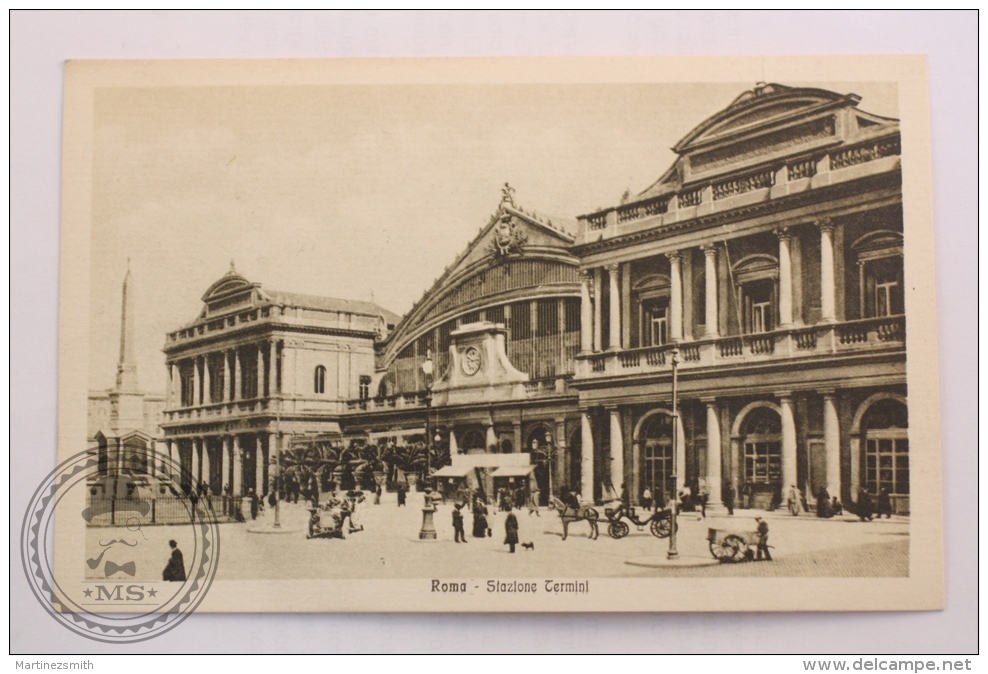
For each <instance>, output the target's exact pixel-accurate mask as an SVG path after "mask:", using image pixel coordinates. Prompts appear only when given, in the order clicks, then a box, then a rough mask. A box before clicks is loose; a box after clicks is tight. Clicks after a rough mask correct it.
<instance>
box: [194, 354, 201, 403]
mask: <svg viewBox="0 0 988 674" xmlns="http://www.w3.org/2000/svg"><path fill="white" fill-rule="evenodd" d="M201 404H202V377H200V376H199V358H198V357H196V358H193V359H192V406H193V407H195V406H196V405H201Z"/></svg>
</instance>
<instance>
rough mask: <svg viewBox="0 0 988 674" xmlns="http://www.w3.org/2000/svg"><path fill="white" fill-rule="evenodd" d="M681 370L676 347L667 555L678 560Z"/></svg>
mask: <svg viewBox="0 0 988 674" xmlns="http://www.w3.org/2000/svg"><path fill="white" fill-rule="evenodd" d="M678 370H679V347H675V348H673V350H672V513H671V518H672V522H671V527H670V530H669V553H668V554H667V555H666V556H667V557H668V558H669V559H676V558H678V557H679V551H678V550H677V549H676V528H677V524H678V522H677V518H678V517H679V503H678V500H677V499H678V498H679V471H680V470H682V469H683V468H684V467H683V466H679V465H677V458H678V456H679V452H678V451H677V449H676V448H677V447H678V446H679V445H678V444H677V443H678V441H679V439H678V438H677V434H678V431H679V400H678V391H677V390H676V384H677V382H676V377H677V374H678Z"/></svg>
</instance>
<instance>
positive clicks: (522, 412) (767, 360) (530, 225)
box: [162, 84, 909, 512]
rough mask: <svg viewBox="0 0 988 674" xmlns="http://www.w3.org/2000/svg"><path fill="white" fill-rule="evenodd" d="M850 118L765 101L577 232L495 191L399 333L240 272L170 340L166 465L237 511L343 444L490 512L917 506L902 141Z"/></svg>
mask: <svg viewBox="0 0 988 674" xmlns="http://www.w3.org/2000/svg"><path fill="white" fill-rule="evenodd" d="M858 101H859V99H858V97H856V96H854V95H853V94H848V95H842V94H837V93H833V92H829V91H823V90H819V89H809V88H790V87H785V86H781V85H776V84H768V85H759V86H757V87H755V88H754V89H753V90H751V91H748V92H746V93H744V94H742V95H741V96H739V97H738V98H737V99H736V100H735V101H734V102H732V103H731V104H730V105H729V106H728V107H726V108H725V109H724V110H722V111H721V112H719V113H717V114H716V115H714V116H712V117H711V118H709V119H707V120H705V121H703V122H702V123H701V124H699V125H698V126H697V127H696V128H695V129H693V130H692V131H691V132H690V133H689V134H687V135H686V136H685V137H684V138H683V140H682V141H680V142H679V143H678V144H677V145H676V146H675V148H674V150H675V152H676V154H677V155H678V156H677V159H676V160H675V162H674V163H673V165H672V166H671V167H670V168H669V169H668V170H667V171H666V172H665V173H664V174H663V175H662V176H661V177H660V178H659V179H658V180H657V181H656V182H655V183H654V184H653V185H652V186H650V187H649V188H648V189H646V190H645V191H643V192H642V193H641V194H638V195H636V196H634V197H629V198H626V199H625V200H623V201H622V203H620V204H616V205H614V206H612V207H609V208H606V209H603V210H599V211H596V212H594V213H590V214H587V215H583V216H580V217H579V218H578V219H576V220H573V221H569V220H566V219H563V218H557V217H552V218H549V217H546V216H543V215H538V214H535V213H531V212H527V211H526V210H524V209H523V208H522V207H521V206H520V205H518V204H516V203H515V200H514V196H513V194H512V190H511V189H510V188H509V187H507V186H505V190H504V193H503V195H502V200H501V203H500V205H499V207H498V209H497V212H496V213H495V214H494V216H493V217H492V218H491V219H490V221H489V222H488V224H487V225H486V226H485V227H484V228H482V230H481V232H480V234H479V235H478V236H477V238H476V239H475V240H474V241H473V242H472V243H471V244H470V245H469V246H468V247H467V249H466V250H465V251H464V252H463V253H462V254H461V255H460V256H459V257H458V258H457V259H456V260H454V261H453V263H452V264H451V265H450V266H449V267H448V268H447V270H446V271H445V272H444V274H443V275H442V276H441V277H440V278H439V279H438V280H437V281H436V283H435V285H434V286H433V287H432V288H431V289H429V290H428V291H427V292H426V293H425V295H424V296H423V298H422V299H421V300H420V301H418V302H417V303H416V304H415V305H414V306H413V307H412V309H411V310H410V311H409V312H408V313H407V314H406V315H405V316H404V317H403V318H402V319H401V320H400V321H398V320H397V319H395V318H394V317H392V316H391V315H390V314H388V313H387V312H385V311H384V310H382V309H380V308H378V307H374V306H373V305H367V304H366V303H345V302H343V301H341V300H327V299H324V298H311V297H310V298H303V297H302V296H289V295H286V294H284V293H274V292H266V291H264V290H263V289H262V288H261V287H260V286H258V285H257V284H251V283H249V282H248V281H246V280H245V279H243V278H242V277H240V276H239V275H237V274H235V273H234V272H232V271H231V273H230V274H228V275H227V276H226V277H224V278H223V279H221V280H220V281H218V282H217V283H216V284H214V286H213V287H212V288H210V289H209V290H208V291H207V293H206V294H205V295H204V297H203V302H204V304H205V307H204V309H203V313H202V315H201V316H200V317H199V318H198V319H197V320H196V321H195V322H194V323H192V324H190V325H189V326H187V327H185V328H183V329H182V330H179V331H176V332H174V333H172V334H170V335H169V336H168V342H167V344H166V346H165V353H166V357H167V361H168V365H169V371H170V374H171V382H172V388H171V389H170V392H169V403H168V409H167V411H166V414H165V421H164V423H163V424H162V426H163V428H164V431H165V437H166V439H167V440H168V445H169V448H170V451H174V452H175V453H177V454H178V455H180V456H181V457H183V458H182V460H183V462H188V463H189V465H191V466H192V468H193V473H194V474H196V475H200V476H208V477H207V478H204V479H207V480H208V481H209V483H210V486H211V488H214V489H222V488H225V487H227V486H229V488H230V489H232V490H233V491H234V492H235V493H238V494H239V493H242V492H243V490H244V489H245V487H244V485H248V484H249V485H252V486H253V487H254V488H255V489H257V490H258V491H259V492H263V491H264V490H266V488H267V486H268V481H267V479H266V478H265V477H264V475H265V468H264V467H265V466H266V465H267V462H268V460H269V458H268V457H270V455H271V451H272V448H273V447H278V446H281V447H284V446H285V445H284V444H283V443H284V436H285V434H290V433H296V434H307V433H310V434H311V433H321V432H336V431H339V432H340V433H341V434H342V436H343V437H344V438H346V439H348V440H361V441H367V442H371V443H377V442H394V443H397V444H401V443H407V442H414V441H423V442H425V443H427V444H430V445H434V446H441V447H442V448H444V449H446V450H448V452H449V455H450V465H447V466H429V470H428V472H430V473H434V474H435V477H436V479H437V480H438V481H443V480H449V482H450V483H451V484H452V483H453V482H455V481H456V480H461V481H462V480H466V482H467V483H468V485H467V486H469V487H470V488H471V489H477V490H480V491H482V492H484V493H485V494H486V495H488V496H490V495H492V494H487V492H493V491H494V490H496V489H497V488H498V485H499V484H501V485H503V486H506V487H512V486H517V485H518V484H520V483H522V484H525V485H526V487H527V489H529V490H531V491H535V490H537V491H539V492H540V494H541V498H542V501H543V503H544V502H545V499H546V498H547V496H548V494H549V493H557V492H559V491H560V489H561V488H563V487H565V488H569V489H571V490H574V491H576V492H578V493H579V494H580V495H581V497H582V499H583V500H585V501H600V500H602V499H607V498H611V497H613V496H615V495H616V494H617V493H619V492H620V490H621V488H622V486H623V487H624V488H625V489H626V490H627V491H628V493H629V496H630V498H631V500H632V501H634V502H637V501H639V500H640V499H641V498H642V494H643V492H644V491H645V490H646V489H648V490H650V491H651V492H652V493H657V492H658V493H661V494H663V495H664V496H665V497H666V498H669V497H671V496H672V495H673V494H674V493H675V492H677V491H679V490H681V489H683V488H684V487H686V486H691V487H693V488H694V489H696V488H700V489H705V490H707V491H709V494H710V501H711V503H712V504H714V505H716V504H718V503H720V502H721V500H722V498H723V496H724V494H725V490H726V489H727V485H730V489H731V490H733V492H734V493H736V494H737V495H738V500H739V501H740V503H739V505H743V506H747V507H754V508H772V507H775V506H777V505H778V504H779V502H780V501H781V500H782V499H783V495H784V494H785V493H786V492H787V491H788V490H789V488H790V487H792V486H794V487H795V488H796V489H797V490H799V491H800V492H801V493H802V494H803V495H804V497H805V500H806V501H807V503H808V504H812V503H813V502H814V500H815V498H816V496H817V495H818V494H820V493H821V490H822V489H824V488H826V490H827V491H828V493H829V494H830V495H832V496H837V497H838V498H840V499H841V500H842V501H843V502H845V503H848V502H851V501H854V500H856V499H857V497H858V494H859V492H860V490H862V489H863V490H866V491H868V492H870V493H871V494H873V495H874V494H877V493H878V492H879V491H880V490H885V491H887V492H888V493H889V494H890V495H891V498H892V501H893V504H894V507H895V508H896V510H897V511H899V512H908V509H909V442H908V411H907V401H906V348H905V347H906V341H905V335H906V331H905V309H904V307H905V302H904V294H903V293H904V288H905V285H904V277H903V239H902V232H903V223H902V189H901V172H900V156H899V154H900V152H899V147H900V140H899V126H898V122H897V121H896V120H894V119H888V118H883V117H878V116H876V115H872V114H869V113H866V112H864V111H861V110H859V109H858V107H857V105H858ZM358 305H359V306H358ZM392 327H393V329H391V328H392ZM674 362H675V364H676V371H677V382H678V387H679V388H678V393H679V395H678V401H679V403H678V406H677V409H676V410H673V409H672V382H673V365H674ZM320 367H322V368H323V370H321V371H322V373H323V374H322V375H320V374H319V373H320ZM320 376H323V377H324V380H322V379H320ZM321 381H324V382H325V383H324V384H320V382H321ZM323 387H325V388H323ZM319 391H324V392H322V393H320V392H319ZM674 424H675V425H676V429H675V431H676V432H675V433H674V432H673V430H674V429H673V425H674ZM279 438H281V440H279ZM674 438H675V440H674ZM279 442H280V443H282V444H277V443H279ZM499 477H500V478H502V479H503V480H504V481H502V482H500V483H499V482H498V478H499Z"/></svg>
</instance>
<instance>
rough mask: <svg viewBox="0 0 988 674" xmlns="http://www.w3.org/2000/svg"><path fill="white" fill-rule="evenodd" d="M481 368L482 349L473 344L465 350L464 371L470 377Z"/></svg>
mask: <svg viewBox="0 0 988 674" xmlns="http://www.w3.org/2000/svg"><path fill="white" fill-rule="evenodd" d="M479 369H480V351H478V350H477V347H474V346H471V347H470V348H469V349H467V350H466V351H464V352H463V373H464V374H466V375H467V376H468V377H469V376H473V375H475V374H477V371H478V370H479Z"/></svg>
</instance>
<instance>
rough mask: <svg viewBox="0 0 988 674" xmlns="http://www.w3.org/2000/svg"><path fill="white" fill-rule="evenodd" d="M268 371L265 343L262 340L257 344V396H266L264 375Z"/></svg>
mask: <svg viewBox="0 0 988 674" xmlns="http://www.w3.org/2000/svg"><path fill="white" fill-rule="evenodd" d="M265 374H267V371H266V370H265V369H264V343H263V342H261V343H260V344H258V345H257V396H256V397H258V398H263V397H264V375H265Z"/></svg>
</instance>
